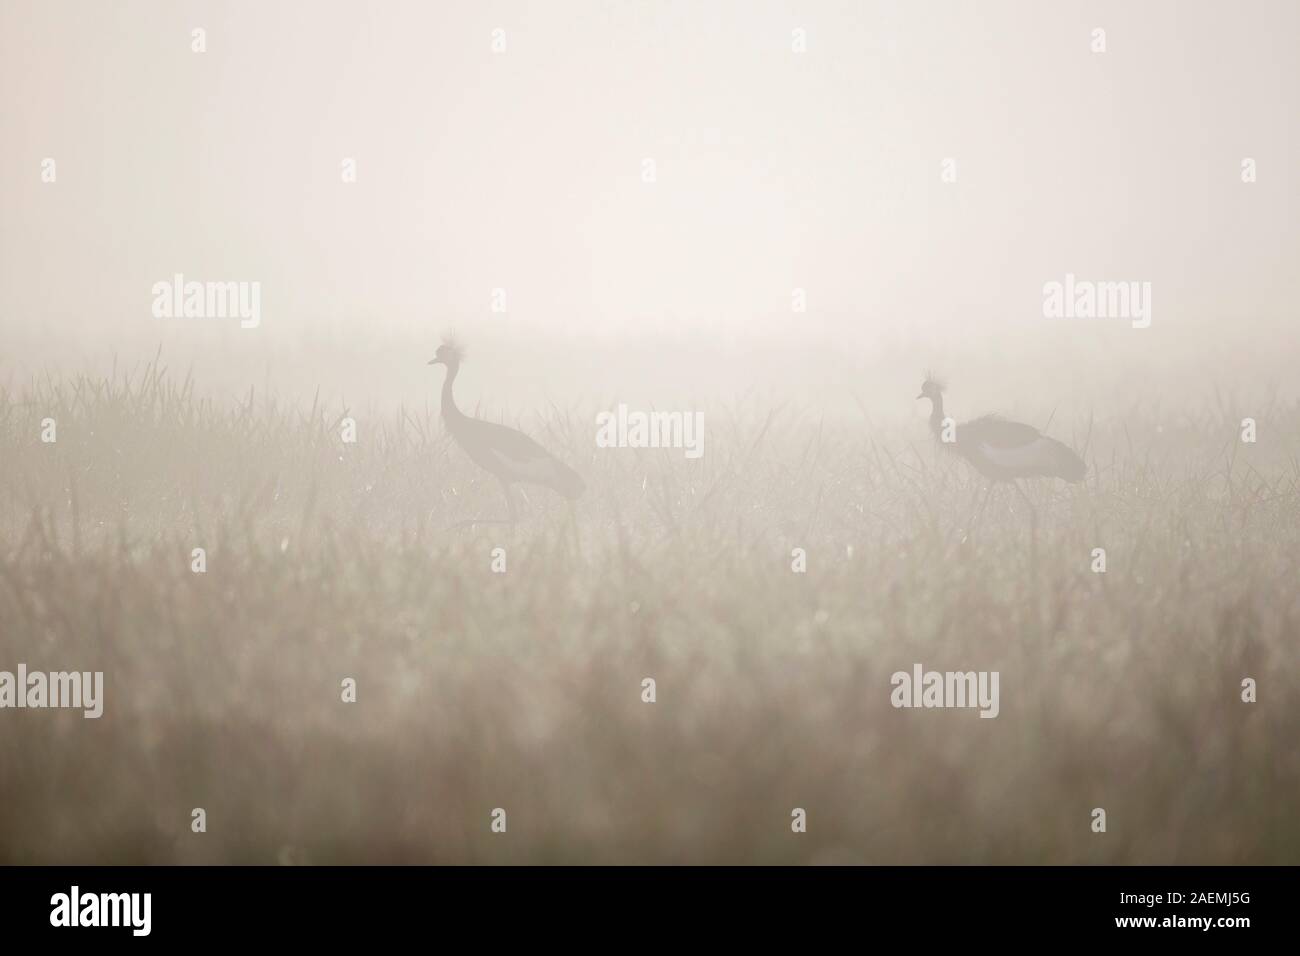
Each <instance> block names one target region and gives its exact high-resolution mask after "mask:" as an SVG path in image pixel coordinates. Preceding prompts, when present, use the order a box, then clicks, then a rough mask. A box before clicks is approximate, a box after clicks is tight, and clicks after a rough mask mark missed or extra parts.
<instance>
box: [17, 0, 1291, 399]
mask: <svg viewBox="0 0 1300 956" xmlns="http://www.w3.org/2000/svg"><path fill="white" fill-rule="evenodd" d="M195 27H202V28H204V29H205V30H206V34H207V35H206V42H207V52H205V53H203V54H196V53H194V52H192V51H191V33H190V31H191V30H192V29H193V28H195ZM1094 27H1102V28H1104V29H1105V30H1106V44H1107V51H1106V52H1105V53H1104V54H1095V53H1093V52H1091V50H1090V42H1091V31H1092V29H1093V28H1094ZM497 28H499V29H501V30H504V31H505V33H504V35H505V41H506V50H505V52H503V53H494V52H493V51H492V38H493V36H492V35H493V30H494V29H497ZM796 28H799V29H803V30H805V31H806V37H807V52H805V53H803V54H797V53H794V52H793V51H792V49H791V44H792V31H793V30H795V29H796ZM1297 36H1300V5H1298V4H1296V3H1294V2H1290V0H1278V2H1244V3H1238V4H1233V5H1232V6H1231V9H1230V10H1229V8H1228V7H1227V6H1225V5H1223V4H1218V5H1215V4H1210V3H1198V2H1173V0H1165V2H1143V3H1128V2H1087V3H1084V2H1079V3H1044V2H1033V0H1026V2H1003V0H998V2H989V3H964V2H951V3H901V2H899V3H892V2H879V3H861V2H842V3H825V2H810V3H762V2H727V3H719V2H707V3H701V2H691V3H687V2H683V3H667V2H653V3H651V2H647V3H611V2H590V3H575V2H548V3H542V2H538V3H473V4H471V3H461V4H455V5H453V4H451V3H432V4H426V3H391V2H385V3H343V2H315V3H307V2H282V0H271V2H220V3H218V2H211V3H199V2H182V3H169V2H113V3H106V2H98V0H88V2H28V0H0V90H2V91H3V92H2V93H0V142H3V144H4V149H2V150H0V190H2V191H3V193H2V194H3V205H2V207H0V208H2V211H0V332H2V334H3V340H4V348H3V349H2V350H0V381H9V380H16V381H18V380H21V379H22V378H23V377H24V376H26V375H28V374H30V373H32V372H33V371H39V370H42V369H45V368H47V367H54V368H58V369H62V370H68V371H76V370H83V369H105V368H107V367H108V365H109V364H110V363H111V361H112V359H113V357H114V356H115V355H116V356H117V357H118V359H119V363H122V362H125V363H127V364H129V363H130V362H131V361H134V360H136V359H138V358H140V357H141V356H147V355H152V354H153V352H154V351H155V350H156V349H157V348H158V346H159V345H160V344H161V345H163V347H164V353H165V354H166V355H167V356H168V358H169V359H170V360H171V361H172V362H173V364H175V365H177V366H187V365H189V364H191V363H193V364H194V366H195V368H196V371H197V372H198V373H200V374H202V375H207V376H209V378H210V380H211V381H212V382H220V383H221V384H222V385H223V386H225V385H229V386H230V387H232V388H234V387H237V386H238V385H239V384H240V382H241V381H243V380H247V381H250V382H258V383H259V384H260V383H261V382H262V381H263V380H264V379H267V380H271V381H273V382H274V381H282V382H283V383H285V385H286V387H287V388H288V389H289V390H294V389H298V388H300V387H301V388H308V387H311V386H313V385H316V384H320V385H323V386H324V387H325V390H326V392H327V393H331V394H332V393H335V392H338V393H343V392H347V393H348V394H349V395H351V396H354V397H359V398H364V397H367V396H369V395H372V394H373V395H376V396H380V395H382V396H383V397H385V398H401V399H403V400H412V401H422V400H424V398H425V397H426V395H427V393H429V392H430V387H431V385H432V379H431V378H430V376H429V373H428V372H427V370H426V369H425V368H424V365H423V362H424V360H425V359H427V358H428V357H429V356H430V355H432V350H433V348H434V346H435V345H436V341H437V339H438V336H439V334H440V333H441V332H443V331H444V330H447V329H449V328H453V327H454V328H455V329H456V330H457V331H458V332H459V333H460V335H461V336H462V337H464V338H465V339H466V340H467V341H468V343H469V347H470V350H471V359H472V362H473V366H471V367H472V368H473V370H474V372H475V375H474V376H473V377H471V375H470V372H469V371H467V372H466V376H465V382H464V388H465V389H466V395H468V396H471V397H472V396H476V395H477V394H479V393H480V392H482V393H483V394H485V395H488V396H492V395H497V396H516V397H517V398H518V400H519V401H520V402H524V403H527V402H533V401H536V400H538V399H539V398H540V397H541V396H542V395H546V396H558V397H560V398H564V397H568V396H587V397H592V396H594V397H598V398H601V399H602V400H603V399H607V398H618V397H622V396H623V395H624V394H626V395H627V396H628V397H632V398H635V397H637V396H638V394H640V395H644V396H646V397H649V398H654V397H655V396H656V394H662V391H660V392H656V389H660V388H661V386H662V388H663V389H666V390H667V391H671V392H676V393H680V394H689V395H714V394H719V393H724V394H725V393H728V392H743V391H744V390H745V389H746V388H750V387H753V386H755V385H762V384H766V383H769V382H771V381H773V380H779V379H780V378H781V377H782V375H784V374H787V373H788V374H789V375H791V376H792V377H795V378H798V379H799V380H801V381H806V382H808V383H810V387H813V388H820V389H824V390H831V391H833V390H834V389H836V388H840V387H843V388H851V387H854V385H855V383H856V384H860V383H861V381H862V380H863V379H864V378H865V377H869V376H878V377H879V378H880V379H881V380H883V381H887V382H888V386H889V389H890V394H893V393H894V392H895V391H898V389H899V388H901V384H899V383H901V382H902V381H904V380H905V381H907V382H908V383H909V388H910V389H911V390H912V391H914V387H915V384H916V381H914V380H918V379H919V373H920V371H921V370H922V369H923V368H924V367H925V366H926V365H927V364H931V363H935V362H938V363H941V364H943V365H944V366H945V368H944V371H945V372H946V373H947V374H948V375H949V376H950V377H951V378H952V379H954V380H955V381H962V383H963V386H964V388H963V391H964V393H965V394H966V395H967V396H970V397H971V398H972V399H974V398H980V399H985V398H989V399H993V398H996V397H998V396H1001V395H1002V391H1001V389H1004V388H1006V387H1007V385H1008V383H1009V382H1011V383H1015V382H1017V381H1018V382H1021V383H1024V386H1025V388H1030V387H1032V388H1034V389H1041V388H1042V387H1043V385H1044V383H1053V382H1055V383H1056V384H1057V386H1058V387H1059V388H1060V389H1061V390H1063V391H1064V390H1066V389H1069V390H1070V391H1069V393H1068V395H1066V396H1065V397H1066V398H1068V399H1069V400H1071V401H1074V402H1075V403H1076V404H1077V405H1079V406H1080V407H1084V408H1086V407H1088V406H1089V405H1090V404H1091V403H1094V402H1096V401H1100V400H1101V398H1102V397H1103V396H1104V395H1105V394H1106V393H1109V392H1113V390H1114V389H1115V388H1116V387H1121V386H1123V384H1124V383H1131V384H1132V385H1133V387H1134V388H1136V389H1139V390H1140V389H1141V388H1142V387H1143V385H1144V383H1147V382H1150V381H1153V380H1157V379H1159V378H1160V376H1161V375H1163V374H1164V373H1165V372H1166V371H1168V370H1170V369H1176V370H1180V372H1181V373H1188V372H1190V371H1194V370H1197V369H1202V370H1204V371H1205V372H1206V374H1207V375H1209V376H1210V377H1212V378H1215V379H1216V380H1222V381H1226V382H1229V383H1233V382H1247V383H1249V384H1250V385H1257V384H1261V383H1265V384H1269V383H1276V384H1281V385H1284V386H1285V387H1287V388H1290V386H1289V385H1288V384H1287V382H1286V381H1285V379H1288V378H1290V377H1291V376H1290V375H1289V374H1288V373H1289V372H1291V370H1292V368H1293V366H1294V357H1295V347H1294V342H1295V341H1296V339H1297V334H1296V319H1297V318H1298V316H1297V308H1296V303H1297V301H1300V278H1298V277H1297V269H1296V265H1297V263H1298V262H1300V255H1298V253H1300V241H1298V234H1300V225H1298V223H1300V198H1298V197H1300V190H1297V188H1296V183H1295V177H1296V173H1297V171H1298V170H1300V151H1298V148H1297V147H1298V145H1300V142H1298V139H1300V138H1298V137H1297V133H1296V117H1297V116H1300V66H1297V64H1298V63H1300V58H1298V57H1297V56H1296V52H1295V47H1294V44H1295V41H1296V37H1297ZM47 157H52V158H54V159H55V160H56V162H57V182H56V183H53V184H48V183H42V181H41V163H42V160H43V159H44V158H47ZM344 157H355V159H356V162H357V182H356V183H355V184H344V183H343V182H341V176H340V163H341V161H342V160H343V158H344ZM947 157H951V158H953V159H954V160H955V162H956V170H957V181H956V182H955V183H944V182H943V181H941V178H940V172H941V163H942V162H943V160H944V159H945V158H947ZM1244 157H1252V158H1254V159H1255V160H1256V161H1257V168H1258V181H1257V182H1255V183H1253V184H1249V185H1247V184H1243V183H1242V182H1241V176H1240V167H1241V161H1242V159H1243V158H1244ZM647 158H649V159H653V160H654V162H655V168H656V173H657V181H656V182H654V183H652V184H648V183H645V182H643V181H642V170H643V160H645V159H647ZM176 272H181V273H184V274H185V275H186V277H187V278H194V279H200V280H224V279H233V280H246V281H254V280H255V281H260V282H261V283H262V310H263V316H262V324H261V326H260V327H259V328H258V329H257V330H241V329H240V328H239V326H238V323H237V322H220V321H218V322H215V323H214V322H199V323H197V324H196V323H193V322H191V323H188V324H187V323H185V322H184V321H179V320H172V321H169V320H158V319H155V318H154V317H153V316H152V315H151V312H150V304H151V294H150V290H151V287H152V285H153V283H155V282H156V281H158V280H160V279H167V278H169V277H170V276H171V275H172V274H173V273H176ZM1066 272H1073V273H1075V274H1076V275H1079V276H1081V277H1085V278H1093V279H1112V280H1139V281H1149V282H1151V283H1152V286H1153V289H1154V292H1153V306H1154V307H1153V316H1152V319H1153V321H1152V326H1151V328H1150V329H1146V330H1133V329H1131V328H1129V327H1128V326H1127V324H1126V323H1124V322H1109V323H1107V322H1100V323H1098V322H1094V323H1071V322H1055V323H1053V322H1051V321H1049V320H1047V319H1045V318H1044V317H1043V315H1042V291H1041V290H1042V286H1043V283H1044V282H1047V281H1050V280H1053V279H1057V280H1059V279H1061V278H1062V277H1063V276H1064V274H1065V273H1066ZM496 287H499V288H503V289H505V290H506V293H507V303H508V310H509V311H508V313H507V314H505V315H500V314H493V313H492V312H491V311H490V310H489V306H490V302H491V290H492V289H493V288H496ZM794 288H803V289H805V290H806V293H807V301H808V311H807V312H806V313H804V314H795V313H792V312H791V290H792V289H794ZM1017 374H1021V375H1023V376H1024V377H1023V378H1020V379H1015V378H1009V376H1014V375H1017ZM1171 374H1172V373H1171ZM895 376H896V377H897V379H898V382H895V380H894V377H895ZM963 379H964V381H963ZM663 383H670V384H671V387H668V385H663ZM620 389H621V391H620ZM1059 397H1060V396H1051V397H1046V396H1045V397H1044V398H1043V402H1044V404H1047V405H1052V404H1054V403H1055V400H1056V399H1057V398H1059ZM901 398H902V399H903V401H904V402H906V401H910V399H911V394H907V395H902V396H901ZM1004 404H1007V402H1005V401H1004Z"/></svg>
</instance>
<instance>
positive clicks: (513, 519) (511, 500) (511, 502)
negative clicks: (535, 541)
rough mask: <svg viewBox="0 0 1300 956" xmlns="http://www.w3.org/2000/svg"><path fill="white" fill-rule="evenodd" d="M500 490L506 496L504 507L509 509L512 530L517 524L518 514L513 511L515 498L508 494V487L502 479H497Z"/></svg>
mask: <svg viewBox="0 0 1300 956" xmlns="http://www.w3.org/2000/svg"><path fill="white" fill-rule="evenodd" d="M499 480H500V482H501V490H502V491H504V492H505V495H506V507H507V508H509V509H510V527H511V528H513V527H514V526H515V525H516V524H517V523H518V522H519V514H518V513H517V512H516V511H515V496H514V495H512V494H511V493H510V485H509V483H507V482H506V480H505V479H504V478H501V479H499Z"/></svg>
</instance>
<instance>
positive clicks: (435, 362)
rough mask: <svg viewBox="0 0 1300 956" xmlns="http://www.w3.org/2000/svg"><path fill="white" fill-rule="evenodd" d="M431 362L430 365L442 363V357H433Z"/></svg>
mask: <svg viewBox="0 0 1300 956" xmlns="http://www.w3.org/2000/svg"><path fill="white" fill-rule="evenodd" d="M429 364H430V365H441V364H442V359H440V358H432V359H429Z"/></svg>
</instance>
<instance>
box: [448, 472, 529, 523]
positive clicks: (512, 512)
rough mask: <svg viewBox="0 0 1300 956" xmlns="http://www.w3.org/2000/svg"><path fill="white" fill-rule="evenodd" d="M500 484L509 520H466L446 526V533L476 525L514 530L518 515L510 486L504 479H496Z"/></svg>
mask: <svg viewBox="0 0 1300 956" xmlns="http://www.w3.org/2000/svg"><path fill="white" fill-rule="evenodd" d="M497 480H498V481H500V482H501V490H502V491H504V492H505V493H506V506H507V507H508V508H509V509H510V517H509V518H468V519H466V520H465V521H458V522H456V523H455V524H453V525H450V526H448V528H447V530H448V531H458V530H460V529H461V528H472V527H474V525H476V524H508V525H510V527H511V528H514V527H515V526H516V525H517V524H518V523H519V515H518V514H517V513H516V512H515V499H514V496H513V495H511V494H510V485H508V484H507V483H506V482H505V480H504V479H497Z"/></svg>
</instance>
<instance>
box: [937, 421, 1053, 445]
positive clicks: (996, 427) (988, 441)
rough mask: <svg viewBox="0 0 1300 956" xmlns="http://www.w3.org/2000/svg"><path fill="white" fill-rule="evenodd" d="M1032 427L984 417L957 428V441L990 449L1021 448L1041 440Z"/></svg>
mask: <svg viewBox="0 0 1300 956" xmlns="http://www.w3.org/2000/svg"><path fill="white" fill-rule="evenodd" d="M1042 437H1043V436H1042V433H1041V432H1040V431H1039V430H1038V429H1037V428H1035V427H1034V426H1033V425H1026V424H1024V423H1023V422H1012V421H1007V420H1006V419H1005V418H999V417H998V416H997V415H985V416H984V417H983V418H976V419H974V420H973V421H969V422H967V423H966V424H964V425H958V426H957V440H958V441H968V442H970V443H971V444H972V445H985V446H988V447H990V448H999V449H1001V448H1010V449H1014V448H1023V447H1025V446H1026V445H1032V444H1033V443H1034V442H1036V441H1038V440H1039V439H1040V438H1042Z"/></svg>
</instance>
